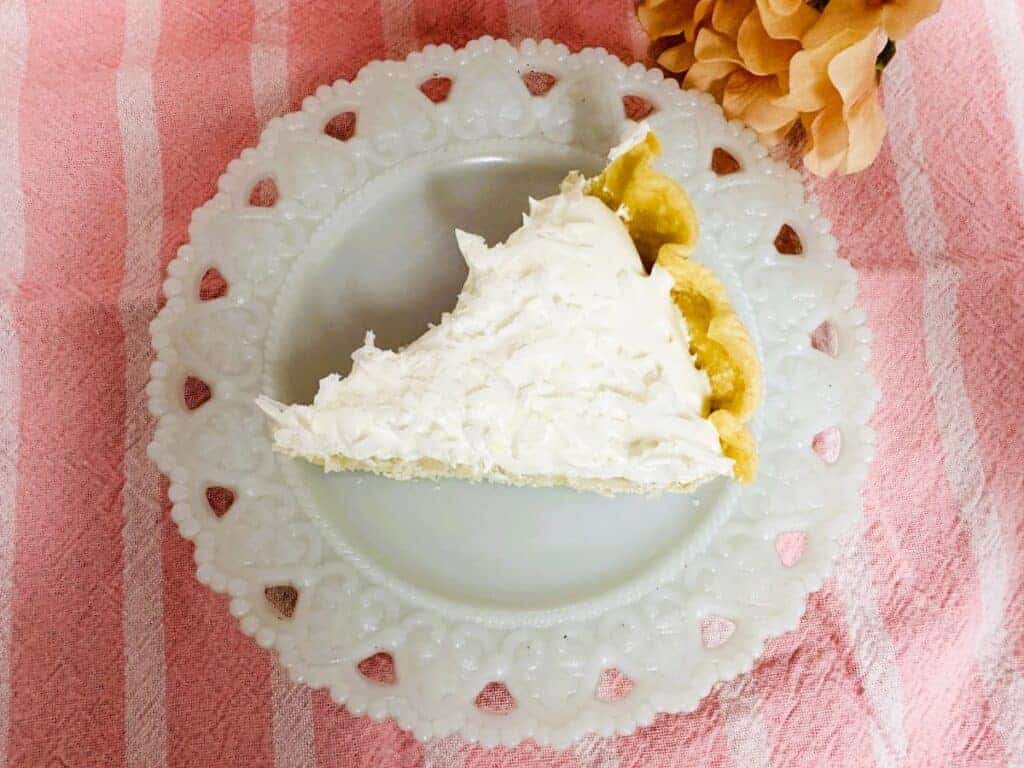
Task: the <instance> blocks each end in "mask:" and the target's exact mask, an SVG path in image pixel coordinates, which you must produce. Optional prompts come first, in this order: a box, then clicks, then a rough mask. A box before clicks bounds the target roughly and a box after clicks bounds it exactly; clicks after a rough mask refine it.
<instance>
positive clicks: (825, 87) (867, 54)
mask: <svg viewBox="0 0 1024 768" xmlns="http://www.w3.org/2000/svg"><path fill="white" fill-rule="evenodd" d="M822 22H824V16H823V17H822ZM812 32H813V30H812ZM806 39H813V37H812V35H811V34H808V36H807V37H805V40H806ZM885 41H886V35H885V32H884V31H883V30H882V29H881V28H879V27H874V28H870V29H868V30H867V31H866V32H860V31H858V30H856V29H855V28H846V29H844V30H843V31H841V32H839V33H838V34H836V35H834V36H832V37H830V38H827V39H826V40H825V41H824V42H823V43H821V44H820V45H818V46H816V47H813V48H806V49H804V50H802V51H800V52H798V53H796V54H795V55H794V56H793V59H792V61H791V62H790V66H789V93H788V94H787V95H785V96H783V97H781V98H778V99H776V100H775V102H774V105H775V106H777V107H779V108H780V109H792V110H796V111H797V112H799V113H800V120H801V122H802V123H803V127H804V130H805V132H806V134H807V139H808V147H809V148H808V151H807V154H806V155H805V157H804V164H805V165H806V166H807V168H808V169H809V170H811V171H812V172H813V173H816V174H818V175H819V176H828V175H830V174H832V173H833V172H836V171H838V172H839V173H856V172H857V171H861V170H863V169H864V168H867V167H868V166H869V165H870V164H871V163H872V161H873V160H874V159H875V157H876V156H877V155H878V151H879V149H880V148H881V146H882V139H883V138H884V137H885V116H884V115H883V113H882V107H881V104H880V103H879V100H878V81H879V72H878V69H877V68H876V66H875V61H876V59H877V57H878V53H879V51H881V50H882V48H883V47H884V45H885Z"/></svg>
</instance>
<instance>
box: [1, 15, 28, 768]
mask: <svg viewBox="0 0 1024 768" xmlns="http://www.w3.org/2000/svg"><path fill="white" fill-rule="evenodd" d="M0 29H2V30H3V31H4V35H5V40H6V41H7V56H5V57H4V58H3V59H0V125H4V126H7V127H6V129H5V130H3V131H0V211H2V212H3V216H0V265H2V266H0V768H4V767H5V766H6V764H7V735H8V731H9V728H8V724H9V722H10V720H9V717H8V716H9V714H10V703H11V676H10V659H11V601H12V600H13V598H14V583H13V579H12V566H13V559H14V515H15V502H16V498H17V487H18V471H17V470H18V467H17V464H18V426H19V424H18V422H19V414H20V413H21V371H20V362H21V361H20V355H19V352H18V333H17V328H16V326H15V323H14V298H15V295H16V292H17V286H18V282H19V281H20V280H21V273H22V268H23V267H24V263H25V198H24V195H23V194H22V191H21V166H20V163H19V157H18V145H19V135H18V134H19V132H18V128H19V120H18V114H19V107H20V101H21V86H22V82H23V80H24V78H25V65H26V59H27V57H28V18H27V16H26V13H25V6H24V4H23V3H22V2H21V1H20V0H15V2H11V3H7V4H4V5H0Z"/></svg>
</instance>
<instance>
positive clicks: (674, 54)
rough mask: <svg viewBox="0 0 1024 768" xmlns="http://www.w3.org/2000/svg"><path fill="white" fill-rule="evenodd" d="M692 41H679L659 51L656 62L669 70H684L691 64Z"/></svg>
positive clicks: (692, 59) (692, 60)
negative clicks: (677, 43)
mask: <svg viewBox="0 0 1024 768" xmlns="http://www.w3.org/2000/svg"><path fill="white" fill-rule="evenodd" d="M693 62H694V57H693V43H680V44H679V45H673V46H672V47H671V48H667V49H665V50H664V51H662V52H661V55H660V56H659V57H658V64H659V65H660V66H662V67H664V68H665V69H667V70H668V71H669V72H685V71H686V70H688V69H689V68H690V67H692V66H693Z"/></svg>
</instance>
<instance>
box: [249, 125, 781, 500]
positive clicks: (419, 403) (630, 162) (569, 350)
mask: <svg viewBox="0 0 1024 768" xmlns="http://www.w3.org/2000/svg"><path fill="white" fill-rule="evenodd" d="M658 152H659V145H658V140H657V138H656V137H655V136H654V134H653V133H650V132H648V131H647V130H646V129H645V128H641V129H639V130H636V131H634V132H633V133H632V134H631V136H630V137H629V138H627V139H626V141H624V142H623V144H622V145H620V146H619V147H617V148H616V149H615V150H613V151H612V153H611V154H610V159H611V162H610V164H609V166H608V167H607V168H606V169H605V170H604V172H603V173H602V174H601V175H599V176H598V177H596V178H594V179H591V180H586V179H584V178H583V177H582V176H580V175H579V174H577V173H571V174H570V175H569V176H568V177H567V178H566V180H565V181H564V182H563V183H562V188H561V191H560V192H559V194H557V195H553V196H552V197H548V198H545V199H543V200H540V201H534V200H531V201H530V212H529V214H528V215H525V216H524V217H523V225H522V226H521V227H520V228H519V229H518V230H516V231H515V232H513V233H512V234H511V235H510V236H509V238H508V240H506V241H505V242H504V243H501V244H498V245H495V246H493V247H488V245H487V243H485V242H484V240H483V239H482V238H480V237H478V236H476V235H471V234H467V233H465V232H458V231H457V232H456V233H455V236H456V239H457V241H458V245H459V249H460V250H461V251H462V255H463V256H464V258H465V260H466V263H467V264H468V265H469V276H468V278H467V279H466V283H465V285H464V286H463V289H462V293H461V294H460V296H459V299H458V303H457V304H456V306H455V308H454V309H453V310H452V311H451V312H450V313H447V314H445V315H444V316H443V317H442V319H441V322H440V324H438V325H436V326H433V327H431V328H429V329H428V330H427V331H426V333H424V334H423V335H422V336H421V337H419V338H418V339H417V340H416V341H414V342H412V343H411V344H409V346H407V347H405V348H404V349H402V350H399V351H397V352H395V351H390V350H384V349H378V348H377V347H376V346H374V336H373V332H372V331H371V332H369V333H367V335H366V343H365V344H364V346H363V347H361V348H360V349H358V350H357V351H356V352H355V353H354V354H353V355H352V360H353V366H352V371H351V373H349V375H348V376H345V377H344V378H343V377H341V376H338V375H336V374H335V375H331V376H328V377H326V378H325V379H323V380H322V381H321V382H320V390H319V392H318V393H317V395H316V398H315V400H314V401H313V404H312V405H282V404H280V403H277V402H274V401H273V400H270V399H268V398H266V397H262V398H260V399H259V405H260V407H261V408H262V409H263V410H264V411H265V412H266V413H267V414H268V416H269V417H270V419H271V421H272V422H273V429H274V443H275V447H276V449H277V450H279V451H281V452H282V453H285V454H287V455H289V456H297V457H301V458H303V459H306V460H308V461H312V462H315V463H317V464H320V465H322V466H323V467H324V468H325V469H326V470H327V471H337V470H365V471H370V472H375V473H378V474H381V475H385V476H387V477H390V478H394V479H397V480H408V479H413V478H439V477H457V478H464V479H467V480H489V481H493V482H500V483H511V484H515V485H566V486H570V487H572V488H576V489H579V490H590V491H598V492H601V493H625V492H631V493H648V494H656V493H660V492H664V491H687V490H691V489H692V488H694V487H695V486H697V485H698V484H699V483H702V482H704V481H706V480H709V479H711V478H714V477H717V476H720V475H723V476H729V477H734V478H735V479H737V480H739V481H741V482H750V481H751V480H752V479H753V477H754V475H755V473H756V465H757V454H756V449H755V446H754V441H753V439H752V437H751V435H750V433H749V431H748V430H747V428H746V422H747V420H748V419H749V418H750V416H751V414H752V413H753V411H754V409H755V408H756V407H757V404H758V400H759V398H760V389H761V384H760V366H759V364H758V361H757V357H756V355H755V352H754V347H753V344H752V343H751V340H750V337H749V336H748V334H747V332H746V330H745V329H744V327H743V326H742V324H741V323H740V321H739V319H738V318H737V317H736V315H735V313H734V312H733V311H732V308H731V307H730V305H729V302H728V300H727V298H726V293H725V290H724V288H723V287H722V285H721V283H720V282H719V281H718V279H717V278H716V277H715V276H714V275H713V274H712V273H711V272H710V270H708V268H707V267H705V266H703V265H702V264H700V263H699V262H697V261H695V260H693V259H691V258H690V254H691V252H692V251H693V247H694V244H695V242H696V239H697V220H696V215H695V212H694V209H693V206H692V204H691V202H690V199H689V197H688V196H687V194H686V192H685V191H684V190H683V188H682V187H681V186H679V184H678V183H676V182H675V181H674V180H672V179H671V178H669V177H667V176H665V175H663V174H661V173H660V172H658V171H656V170H655V169H654V166H653V159H654V157H655V156H656V155H657V153H658ZM648 268H651V269H650V273H649V274H648Z"/></svg>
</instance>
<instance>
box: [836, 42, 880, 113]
mask: <svg viewBox="0 0 1024 768" xmlns="http://www.w3.org/2000/svg"><path fill="white" fill-rule="evenodd" d="M884 42H885V33H884V32H882V30H881V29H875V30H872V31H871V32H870V33H868V34H867V35H865V36H864V38H863V39H861V40H859V41H858V42H856V43H854V44H853V45H851V46H850V47H849V48H847V49H846V50H844V51H841V52H840V53H837V54H836V55H835V57H834V58H833V59H832V61H830V62H829V63H828V77H829V80H831V81H832V84H833V85H834V86H835V88H836V90H837V91H839V95H840V96H841V97H842V99H843V104H853V103H855V102H857V101H860V99H862V98H864V96H865V95H866V94H868V93H869V92H873V91H875V90H877V89H878V70H877V69H875V57H876V56H877V55H878V51H879V50H880V49H881V47H882V45H883V44H884Z"/></svg>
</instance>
